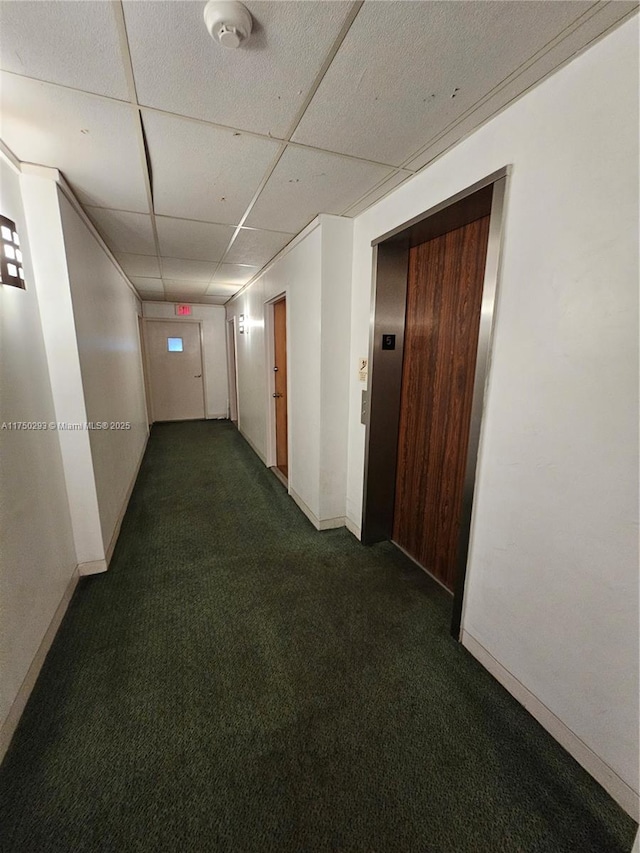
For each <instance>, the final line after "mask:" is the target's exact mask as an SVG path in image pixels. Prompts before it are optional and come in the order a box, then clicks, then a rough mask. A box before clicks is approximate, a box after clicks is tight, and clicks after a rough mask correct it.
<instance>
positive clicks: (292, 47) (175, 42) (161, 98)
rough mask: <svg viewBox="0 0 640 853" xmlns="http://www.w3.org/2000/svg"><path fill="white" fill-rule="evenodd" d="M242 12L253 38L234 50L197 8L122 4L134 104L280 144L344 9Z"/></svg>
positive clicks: (274, 7)
mask: <svg viewBox="0 0 640 853" xmlns="http://www.w3.org/2000/svg"><path fill="white" fill-rule="evenodd" d="M245 5H246V6H247V7H248V9H249V10H250V12H251V13H252V15H253V19H254V31H253V33H252V35H251V38H250V39H249V40H248V41H247V42H246V43H245V44H243V45H242V47H240V48H239V49H238V50H226V49H225V48H223V47H221V46H220V45H218V44H217V43H215V42H214V41H213V40H212V39H211V38H210V36H209V33H208V32H207V29H206V27H205V25H204V20H203V15H202V12H203V9H204V3H175V2H146V3H140V2H125V3H124V10H125V18H126V22H127V34H128V37H129V44H130V47H131V56H132V61H133V69H134V74H135V79H136V89H137V93H138V99H139V102H140V103H141V104H145V105H147V106H153V107H158V108H159V109H163V110H167V111H169V112H175V113H180V114H182V115H190V116H194V117H196V118H203V119H207V120H208V121H212V122H215V123H217V124H225V125H229V126H231V127H238V128H242V129H244V130H252V131H256V132H259V133H264V134H268V133H271V134H272V135H273V136H280V137H281V136H282V135H283V134H284V133H285V132H286V131H287V129H288V127H289V125H290V124H291V122H292V120H293V118H294V116H295V114H296V113H297V111H298V110H299V109H300V107H301V106H302V103H303V101H304V98H305V96H306V94H307V92H308V89H309V87H310V86H311V84H312V83H313V81H314V79H315V77H316V75H317V73H318V72H319V70H320V67H321V65H322V63H323V61H324V59H325V56H326V54H327V53H328V51H329V49H330V47H331V44H332V43H333V41H334V39H335V38H336V36H337V35H338V33H339V32H340V29H341V27H342V24H343V22H344V20H345V18H346V16H347V14H348V12H349V10H350V7H351V4H350V3H345V2H333V3H324V2H305V3H281V2H246V3H245ZM185 58H186V61H185Z"/></svg>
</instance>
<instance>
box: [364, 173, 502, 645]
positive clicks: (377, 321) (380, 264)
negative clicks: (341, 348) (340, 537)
mask: <svg viewBox="0 0 640 853" xmlns="http://www.w3.org/2000/svg"><path fill="white" fill-rule="evenodd" d="M510 172H511V167H510V166H505V167H503V168H502V169H499V170H498V171H496V172H493V173H492V174H490V175H487V177H486V178H483V179H482V180H480V181H477V182H476V183H475V184H473V185H471V186H470V187H468V188H466V189H465V190H462V191H461V192H459V193H457V194H456V195H454V196H451V197H450V198H448V199H446V200H445V201H443V202H440V203H439V204H437V205H435V206H434V207H431V208H429V209H428V210H426V211H424V213H422V214H420V215H418V216H416V217H413V218H412V219H410V220H408V221H407V222H405V223H403V224H402V225H399V226H398V227H396V228H394V229H393V230H392V231H388V232H386V233H385V234H383V235H381V236H380V237H378V238H377V239H375V240H373V241H372V243H371V246H372V251H373V295H372V310H371V319H370V330H369V381H368V387H367V390H366V391H363V406H362V419H361V420H362V423H364V424H365V426H366V432H365V463H364V486H363V504H362V534H361V535H362V541H363V543H364V544H372V543H374V542H378V541H381V540H383V539H391V536H392V526H393V511H394V503H395V477H396V462H397V445H398V428H399V420H400V404H401V394H400V392H401V381H402V362H403V351H404V328H405V311H406V293H407V273H408V265H409V249H410V245H411V233H412V230H413V229H415V230H418V229H419V228H420V226H421V225H422V226H424V223H425V220H427V219H430V218H431V217H432V216H434V215H435V214H439V213H441V212H442V211H446V209H447V208H449V207H451V206H452V205H454V204H456V203H458V202H460V201H462V200H463V199H465V198H467V197H468V196H471V195H473V194H474V193H477V192H479V191H480V190H482V189H485V188H486V187H488V186H490V185H492V186H493V190H492V196H491V218H490V221H489V239H488V245H487V258H486V262H485V272H484V280H483V288H482V309H481V315H480V330H479V337H478V349H477V358H476V368H475V376H474V383H473V402H472V408H471V425H470V430H469V440H468V444H467V461H466V469H465V475H464V488H463V500H462V511H461V523H460V535H459V538H458V547H457V557H456V582H455V588H454V593H453V615H452V622H451V633H452V635H453V636H454V637H455V638H456V639H458V640H459V639H460V635H461V626H462V620H463V607H464V591H465V586H466V580H467V568H468V567H467V563H468V556H469V550H470V544H471V539H472V533H473V522H474V492H475V483H476V473H477V469H478V460H479V456H480V452H481V450H480V449H481V445H482V430H483V413H484V402H485V394H486V389H487V386H488V382H489V373H490V366H491V354H492V348H493V339H494V330H495V323H496V296H497V292H498V283H499V278H500V262H501V254H502V253H501V247H502V241H503V233H504V224H505V211H506V197H507V190H508V181H509V174H510ZM415 230H414V233H415ZM387 333H389V334H391V333H393V334H395V335H396V345H397V348H396V350H395V351H393V354H391V353H390V352H388V351H387V352H386V353H385V359H384V360H383V359H382V358H381V356H380V354H381V339H382V334H387Z"/></svg>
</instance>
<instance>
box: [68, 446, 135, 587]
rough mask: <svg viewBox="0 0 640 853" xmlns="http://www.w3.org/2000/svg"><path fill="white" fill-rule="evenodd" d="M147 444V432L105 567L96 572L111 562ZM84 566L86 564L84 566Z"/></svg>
mask: <svg viewBox="0 0 640 853" xmlns="http://www.w3.org/2000/svg"><path fill="white" fill-rule="evenodd" d="M148 443H149V432H148V431H147V437H146V438H145V440H144V444H143V445H142V452H141V453H140V456H139V457H138V462H137V464H136V467H135V470H134V472H133V476H132V477H131V480H130V481H129V485H128V486H127V491H126V494H125V496H124V500H123V501H122V506H121V507H120V512H119V513H118V518H117V519H116V524H115V527H114V529H113V533H112V534H111V541H110V542H109V547H108V548H107V552H106V554H105V557H104V559H105V567H104V569H99V570H97V571H106V570H107V568H108V566H109V563H110V562H111V557H113V551H114V549H115V547H116V542H117V541H118V536H119V535H120V528H121V527H122V522H123V520H124V516H125V513H126V511H127V507H128V506H129V500H130V499H131V493H132V492H133V487H134V486H135V484H136V480H137V479H138V474H139V473H140V466H141V465H142V460H143V459H144V454H145V453H146V450H147V444H148ZM84 565H86V564H84ZM80 574H87V575H88V574H96V572H81V573H80Z"/></svg>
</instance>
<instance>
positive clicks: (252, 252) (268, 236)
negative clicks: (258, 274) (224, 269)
mask: <svg viewBox="0 0 640 853" xmlns="http://www.w3.org/2000/svg"><path fill="white" fill-rule="evenodd" d="M294 237H295V234H283V233H282V232H280V231H259V230H257V229H255V228H242V229H241V230H240V231H239V233H238V236H237V237H236V239H235V240H234V241H233V245H232V246H231V248H230V249H229V251H228V252H227V254H226V255H225V258H224V260H225V263H231V264H250V265H255V264H257V265H258V266H259V267H262V266H264V265H265V264H266V263H267V262H268V261H270V260H271V258H272V257H273V256H274V255H277V254H278V252H279V251H280V249H282V248H284V247H285V246H286V245H287V243H289V242H290V241H291V240H293V238H294Z"/></svg>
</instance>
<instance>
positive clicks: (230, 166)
mask: <svg viewBox="0 0 640 853" xmlns="http://www.w3.org/2000/svg"><path fill="white" fill-rule="evenodd" d="M142 5H144V6H145V7H146V4H142ZM180 5H182V4H180ZM143 120H144V127H145V132H146V136H147V142H148V146H149V152H150V158H151V167H152V170H153V193H154V204H155V211H156V213H159V214H164V215H166V216H182V217H185V218H186V219H201V220H205V221H207V222H219V223H223V224H227V225H237V224H238V222H239V221H240V219H241V218H242V215H243V214H244V212H245V210H246V208H247V205H248V204H249V202H250V201H251V198H252V197H253V195H254V193H255V191H256V189H257V188H258V185H259V183H260V181H261V180H262V178H263V176H264V174H265V172H266V170H267V167H268V166H269V165H270V164H271V163H272V161H273V159H274V157H275V155H276V153H277V151H278V149H279V145H280V144H279V143H278V142H272V141H271V140H269V139H260V138H258V137H255V136H249V135H248V134H246V133H238V134H235V133H234V132H233V131H230V130H220V129H218V128H215V127H211V126H210V125H206V124H201V123H200V122H194V121H190V120H188V119H181V118H176V117H174V116H167V115H161V114H160V113H153V112H149V111H148V110H144V111H143Z"/></svg>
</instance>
